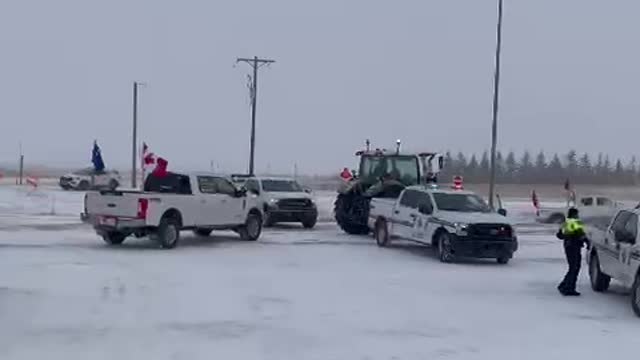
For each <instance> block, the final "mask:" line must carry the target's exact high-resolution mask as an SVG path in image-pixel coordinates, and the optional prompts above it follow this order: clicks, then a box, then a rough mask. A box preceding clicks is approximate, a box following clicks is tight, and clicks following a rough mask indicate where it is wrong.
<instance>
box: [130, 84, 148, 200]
mask: <svg viewBox="0 0 640 360" xmlns="http://www.w3.org/2000/svg"><path fill="white" fill-rule="evenodd" d="M144 85H145V84H144V83H141V82H137V81H134V82H133V134H132V139H131V187H132V188H134V189H135V188H137V187H138V185H137V178H138V174H137V171H138V166H137V164H136V162H137V159H138V87H140V86H144Z"/></svg>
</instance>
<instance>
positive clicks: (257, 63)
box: [236, 56, 275, 176]
mask: <svg viewBox="0 0 640 360" xmlns="http://www.w3.org/2000/svg"><path fill="white" fill-rule="evenodd" d="M239 62H245V63H247V64H249V65H250V66H251V67H252V68H253V77H252V79H251V151H250V155H249V175H251V176H253V175H255V174H254V165H255V164H254V161H255V148H256V103H257V98H258V69H259V68H260V67H261V66H263V65H266V64H271V63H274V62H275V60H269V59H260V58H258V57H257V56H254V57H253V59H248V58H238V59H237V60H236V63H239Z"/></svg>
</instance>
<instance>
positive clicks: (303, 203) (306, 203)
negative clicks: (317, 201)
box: [278, 199, 311, 210]
mask: <svg viewBox="0 0 640 360" xmlns="http://www.w3.org/2000/svg"><path fill="white" fill-rule="evenodd" d="M310 207H311V200H309V199H282V200H279V201H278V208H280V209H283V210H300V209H308V208H310Z"/></svg>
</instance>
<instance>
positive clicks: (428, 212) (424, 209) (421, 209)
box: [418, 204, 433, 215]
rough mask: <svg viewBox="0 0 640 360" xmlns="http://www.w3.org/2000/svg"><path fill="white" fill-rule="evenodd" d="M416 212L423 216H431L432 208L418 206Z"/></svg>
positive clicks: (422, 205) (425, 205) (424, 205)
mask: <svg viewBox="0 0 640 360" xmlns="http://www.w3.org/2000/svg"><path fill="white" fill-rule="evenodd" d="M418 212H420V213H421V214H424V215H431V214H433V208H431V207H430V206H427V204H420V206H418Z"/></svg>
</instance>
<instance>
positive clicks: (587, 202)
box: [580, 197, 593, 206]
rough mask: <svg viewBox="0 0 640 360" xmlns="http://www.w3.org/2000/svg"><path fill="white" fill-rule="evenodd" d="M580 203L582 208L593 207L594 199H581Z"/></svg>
mask: <svg viewBox="0 0 640 360" xmlns="http://www.w3.org/2000/svg"><path fill="white" fill-rule="evenodd" d="M580 203H582V206H593V198H592V197H587V198H582V199H580Z"/></svg>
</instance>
